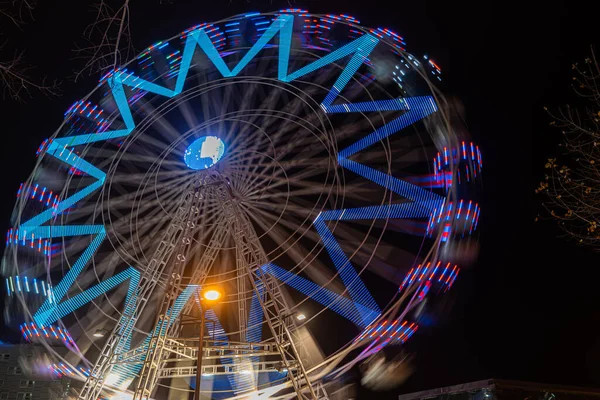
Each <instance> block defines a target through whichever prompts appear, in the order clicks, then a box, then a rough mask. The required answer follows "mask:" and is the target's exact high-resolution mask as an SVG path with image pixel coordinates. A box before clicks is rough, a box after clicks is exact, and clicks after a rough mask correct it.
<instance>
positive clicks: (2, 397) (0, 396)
mask: <svg viewBox="0 0 600 400" xmlns="http://www.w3.org/2000/svg"><path fill="white" fill-rule="evenodd" d="M0 399H8V392H2V393H0Z"/></svg>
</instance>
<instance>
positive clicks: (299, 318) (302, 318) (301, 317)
mask: <svg viewBox="0 0 600 400" xmlns="http://www.w3.org/2000/svg"><path fill="white" fill-rule="evenodd" d="M296 319H297V320H298V321H304V320H305V319H306V315H304V314H303V313H299V314H298V315H296Z"/></svg>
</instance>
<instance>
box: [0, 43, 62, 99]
mask: <svg viewBox="0 0 600 400" xmlns="http://www.w3.org/2000/svg"><path fill="white" fill-rule="evenodd" d="M30 69H31V68H28V67H27V66H26V65H25V64H24V63H23V53H21V54H18V55H16V56H15V57H13V58H12V59H11V60H10V61H0V90H1V91H2V98H3V99H6V98H10V99H12V100H16V101H23V100H25V95H27V96H29V97H30V96H31V92H32V91H37V92H41V93H42V94H44V95H47V96H57V95H58V94H59V90H58V82H56V81H53V82H48V81H47V79H46V78H42V80H41V81H36V80H34V79H32V78H31V77H29V75H28V74H27V72H28V71H29V70H30Z"/></svg>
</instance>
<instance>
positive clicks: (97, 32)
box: [75, 0, 135, 79]
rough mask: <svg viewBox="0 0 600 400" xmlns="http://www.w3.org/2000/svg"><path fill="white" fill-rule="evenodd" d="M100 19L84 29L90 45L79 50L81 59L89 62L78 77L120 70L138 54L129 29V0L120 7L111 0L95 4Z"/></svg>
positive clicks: (86, 40) (87, 43)
mask: <svg viewBox="0 0 600 400" xmlns="http://www.w3.org/2000/svg"><path fill="white" fill-rule="evenodd" d="M94 10H95V11H96V18H95V20H94V22H93V23H91V24H90V25H89V26H88V27H87V28H86V30H85V31H84V35H83V36H84V41H85V42H86V44H85V45H84V46H82V47H79V48H77V49H76V52H77V54H78V57H77V58H80V59H84V60H85V65H84V66H83V67H82V68H81V69H80V70H79V71H78V72H77V73H76V75H75V78H76V79H77V78H79V77H81V76H82V75H84V74H88V75H92V74H96V73H104V72H106V71H107V70H111V69H116V68H118V67H119V65H121V64H122V63H124V62H125V61H127V60H128V59H129V58H130V57H132V56H133V55H134V51H135V50H134V48H133V44H132V41H131V31H130V29H129V16H130V14H129V0H122V1H120V3H119V7H118V8H113V7H111V6H110V5H109V4H108V3H107V0H100V2H99V3H97V4H96V5H95V6H94Z"/></svg>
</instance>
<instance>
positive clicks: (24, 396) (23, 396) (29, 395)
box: [17, 392, 33, 400]
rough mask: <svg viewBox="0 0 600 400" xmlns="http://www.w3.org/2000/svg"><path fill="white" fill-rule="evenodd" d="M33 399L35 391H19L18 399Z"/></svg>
mask: <svg viewBox="0 0 600 400" xmlns="http://www.w3.org/2000/svg"><path fill="white" fill-rule="evenodd" d="M31 399H33V393H25V392H19V393H17V400H31Z"/></svg>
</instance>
